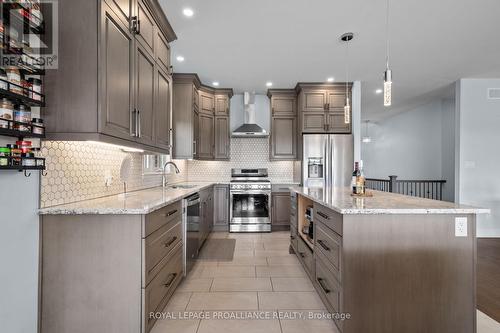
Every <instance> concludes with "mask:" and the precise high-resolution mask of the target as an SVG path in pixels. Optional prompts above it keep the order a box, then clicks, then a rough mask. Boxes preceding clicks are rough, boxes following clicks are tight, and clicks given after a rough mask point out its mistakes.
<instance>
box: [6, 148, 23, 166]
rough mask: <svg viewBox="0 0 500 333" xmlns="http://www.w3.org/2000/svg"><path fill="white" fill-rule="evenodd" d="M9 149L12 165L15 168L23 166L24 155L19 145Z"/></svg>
mask: <svg viewBox="0 0 500 333" xmlns="http://www.w3.org/2000/svg"><path fill="white" fill-rule="evenodd" d="M7 148H9V149H10V156H11V157H12V159H11V163H12V165H13V166H19V165H21V155H22V153H23V152H22V150H21V149H19V147H18V146H17V145H10V144H9V145H7Z"/></svg>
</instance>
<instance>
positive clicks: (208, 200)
mask: <svg viewBox="0 0 500 333" xmlns="http://www.w3.org/2000/svg"><path fill="white" fill-rule="evenodd" d="M200 210H201V211H200V241H199V249H201V247H202V246H203V244H204V242H205V241H206V240H207V238H208V235H209V234H210V232H212V230H213V228H214V191H213V187H212V186H210V187H209V188H207V189H204V190H202V191H200Z"/></svg>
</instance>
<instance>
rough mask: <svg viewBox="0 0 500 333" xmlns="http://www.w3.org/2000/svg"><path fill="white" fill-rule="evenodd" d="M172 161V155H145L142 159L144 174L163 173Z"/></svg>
mask: <svg viewBox="0 0 500 333" xmlns="http://www.w3.org/2000/svg"><path fill="white" fill-rule="evenodd" d="M170 160H171V159H170V155H144V156H143V158H142V174H143V175H148V174H158V173H162V172H163V165H165V163H167V162H168V161H170Z"/></svg>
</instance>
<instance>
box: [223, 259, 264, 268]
mask: <svg viewBox="0 0 500 333" xmlns="http://www.w3.org/2000/svg"><path fill="white" fill-rule="evenodd" d="M252 265H259V266H267V260H266V258H265V257H241V258H233V260H232V261H219V266H252Z"/></svg>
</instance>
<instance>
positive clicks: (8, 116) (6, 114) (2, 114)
mask: <svg viewBox="0 0 500 333" xmlns="http://www.w3.org/2000/svg"><path fill="white" fill-rule="evenodd" d="M13 117H14V105H12V103H11V102H10V101H9V100H8V99H7V98H2V101H0V128H9V127H10V126H9V125H10V123H9V121H8V120H10V121H12V119H13ZM3 119H5V120H3Z"/></svg>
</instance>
